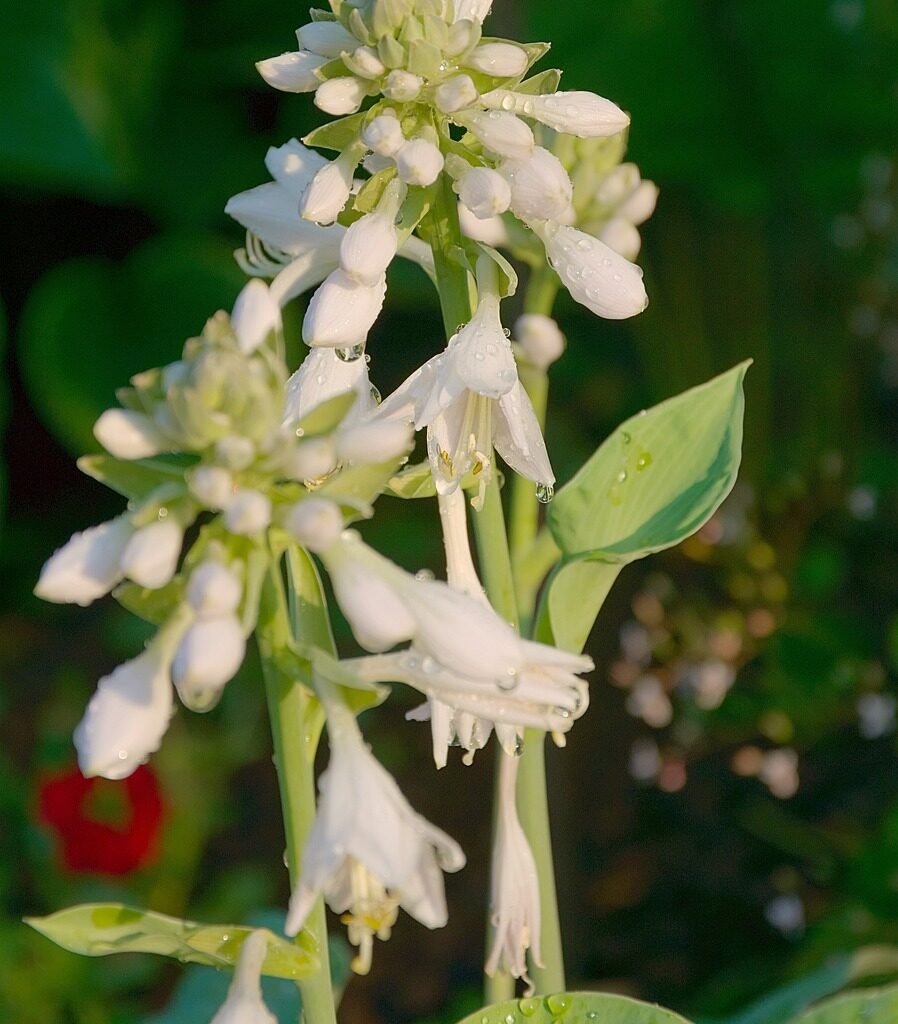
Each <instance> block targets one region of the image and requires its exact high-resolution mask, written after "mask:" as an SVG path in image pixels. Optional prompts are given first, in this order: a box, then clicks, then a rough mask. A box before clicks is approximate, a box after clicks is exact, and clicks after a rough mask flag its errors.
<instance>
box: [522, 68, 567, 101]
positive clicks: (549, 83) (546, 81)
mask: <svg viewBox="0 0 898 1024" xmlns="http://www.w3.org/2000/svg"><path fill="white" fill-rule="evenodd" d="M560 84H561V72H560V71H559V70H558V69H557V68H550V69H549V70H548V71H540V73H539V74H538V75H534V76H533V78H528V79H527V81H526V82H521V83H520V85H516V86H515V90H514V91H515V92H523V93H527V95H529V96H544V95H546V94H548V93H553V92H557V91H558V86H559V85H560Z"/></svg>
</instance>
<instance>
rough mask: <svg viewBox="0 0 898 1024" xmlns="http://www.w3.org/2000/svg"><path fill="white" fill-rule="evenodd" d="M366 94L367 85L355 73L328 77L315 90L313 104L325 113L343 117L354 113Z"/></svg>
mask: <svg viewBox="0 0 898 1024" xmlns="http://www.w3.org/2000/svg"><path fill="white" fill-rule="evenodd" d="M367 95H368V87H367V85H366V84H365V82H364V81H363V80H362V79H360V78H356V77H355V75H344V76H343V77H342V78H329V79H327V81H326V82H322V83H321V85H319V86H318V88H317V89H316V90H315V106H316V107H318V109H319V110H323V111H324V112H325V114H333V115H334V116H335V117H343V116H345V115H346V114H354V113H355V112H356V111H357V110H358V109H359V108H360V107H361V105H362V101H363V100H364V99H365V97H366V96H367Z"/></svg>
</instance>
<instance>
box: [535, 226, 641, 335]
mask: <svg viewBox="0 0 898 1024" xmlns="http://www.w3.org/2000/svg"><path fill="white" fill-rule="evenodd" d="M533 228H534V230H535V231H536V232H537V233H538V234H539V235H540V237H541V238H542V240H543V242H544V244H545V246H546V255H547V256H548V258H549V262H550V263H551V264H552V266H553V267H554V268H555V271H556V273H557V274H558V276H559V277H560V278H561V281H562V283H563V284H564V285H565V287H566V288H567V290H568V291H569V292H570V293H571V297H572V298H573V299H574V300H575V301H577V302H579V303H580V304H581V305H583V306H586V308H587V309H590V310H592V312H593V313H595V314H596V316H602V317H605V318H606V319H608V320H624V319H626V318H627V317H631V316H635V315H636V314H637V313H641V312H642V311H643V310H644V309H645V308H646V306H647V305H648V303H649V300H648V296H647V295H646V293H645V285H644V284H643V281H642V270H640V268H639V267H637V266H636V265H635V264H634V263H630V261H629V260H626V259H624V258H623V256H620V255H618V253H616V252H615V251H614V250H613V249H610V248H609V247H608V246H607V245H605V243H604V242H600V241H599V240H598V239H596V238H592V237H591V236H589V235H587V234H585V233H584V232H582V231H578V230H577V229H576V228H572V227H567V226H565V225H562V224H552V223H547V224H540V223H534V225H533Z"/></svg>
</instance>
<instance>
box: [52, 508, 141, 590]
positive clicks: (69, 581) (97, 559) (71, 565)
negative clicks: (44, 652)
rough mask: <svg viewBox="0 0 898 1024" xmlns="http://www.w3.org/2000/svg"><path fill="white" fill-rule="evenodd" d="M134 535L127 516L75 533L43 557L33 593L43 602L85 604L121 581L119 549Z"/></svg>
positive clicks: (120, 550)
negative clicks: (43, 562)
mask: <svg viewBox="0 0 898 1024" xmlns="http://www.w3.org/2000/svg"><path fill="white" fill-rule="evenodd" d="M133 534H134V527H133V526H132V524H131V521H130V519H129V518H128V517H127V516H119V517H118V518H117V519H112V520H110V521H109V522H108V523H101V524H100V525H99V526H92V527H90V528H89V529H87V530H84V531H83V532H81V533H76V534H75V535H74V536H73V537H72V538H71V539H70V540H68V541H67V542H66V543H65V544H64V545H63V546H62V547H61V548H59V550H58V551H56V552H55V553H54V554H53V555H51V556H50V558H49V559H48V560H47V562H46V564H45V565H44V567H43V569H42V570H41V575H40V579H39V580H38V582H37V586H36V587H35V588H34V592H35V594H36V595H37V596H38V597H40V598H43V600H44V601H54V602H57V603H59V604H80V605H81V606H82V607H86V606H87V605H89V604H91V602H93V601H96V600H97V598H99V597H103V595H104V594H108V593H109V591H110V590H112V588H113V587H115V586H116V585H117V584H119V583H121V581H122V579H123V578H124V575H125V574H124V572H123V571H122V569H121V558H122V552H123V551H124V550H125V548H126V547H127V545H128V542H129V541H130V540H131V537H132V536H133Z"/></svg>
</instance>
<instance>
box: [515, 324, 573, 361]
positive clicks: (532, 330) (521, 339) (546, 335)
mask: <svg viewBox="0 0 898 1024" xmlns="http://www.w3.org/2000/svg"><path fill="white" fill-rule="evenodd" d="M514 340H515V341H516V342H517V343H518V345H519V346H520V348H521V351H522V353H523V355H524V357H525V358H526V359H527V361H528V362H529V363H531V364H532V365H533V366H535V367H536V368H537V369H539V370H547V369H548V368H549V367H550V366H551V365H552V363H554V362H555V361H556V360H557V359H559V358H560V356H561V355H562V353H563V352H564V335H563V334H562V333H561V331H560V330H559V328H558V324H557V323H556V322H555V321H554V320H553V319H552V318H551V317H550V316H543V315H542V314H541V313H525V314H524V315H523V316H519V317H518V319H517V321H516V322H515V325H514Z"/></svg>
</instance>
